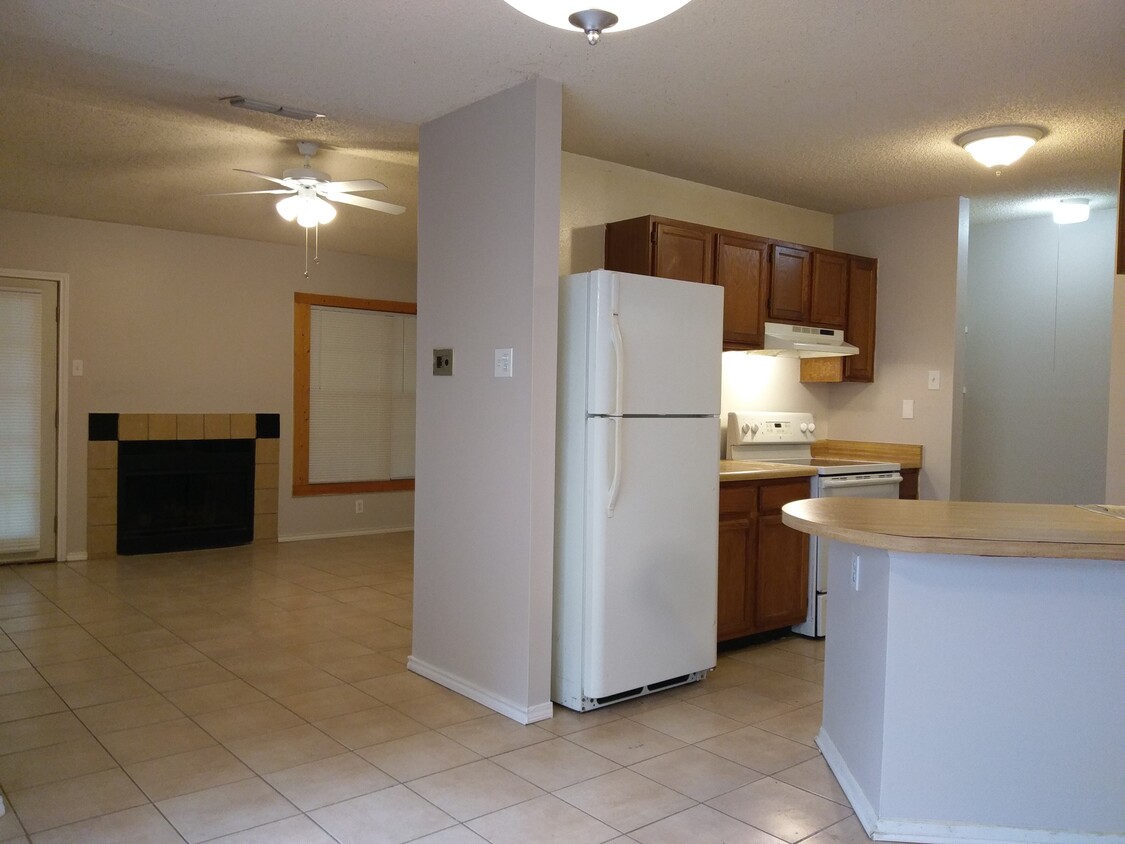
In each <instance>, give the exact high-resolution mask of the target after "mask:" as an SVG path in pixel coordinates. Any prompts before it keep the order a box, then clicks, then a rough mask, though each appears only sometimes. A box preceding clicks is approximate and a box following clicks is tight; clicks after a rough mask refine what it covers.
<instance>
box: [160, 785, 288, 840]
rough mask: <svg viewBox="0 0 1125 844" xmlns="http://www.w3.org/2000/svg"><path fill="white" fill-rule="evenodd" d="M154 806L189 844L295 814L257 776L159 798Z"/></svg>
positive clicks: (284, 800)
mask: <svg viewBox="0 0 1125 844" xmlns="http://www.w3.org/2000/svg"><path fill="white" fill-rule="evenodd" d="M156 808H158V809H159V810H160V811H161V813H163V815H164V816H165V817H166V818H168V820H169V821H171V823H172V825H173V826H174V827H175V828H176V830H177V831H178V832H179V833H180V835H182V836H183V837H184V838H185V839H187V841H188V842H189V844H196V842H201V841H209V840H210V839H212V838H218V837H219V836H220V835H230V834H231V833H234V832H241V831H243V830H247V829H253V828H254V827H258V826H261V825H262V824H266V823H270V822H272V821H278V820H281V819H282V818H288V817H292V816H294V815H296V814H298V812H297V809H296V808H295V807H294V806H293V804H291V803H290V802H289V801H288V800H286V799H285V798H284V797H282V796H281V795H280V794H278V793H277V792H276V791H274V790H273V789H272V788H270V786H269V785H268V784H266V783H265V782H263V781H262V780H260V779H258V778H257V777H255V778H252V779H247V780H241V781H240V782H235V783H230V784H228V785H220V786H215V787H214V788H207V789H204V790H203V791H196V792H193V793H191V794H185V795H183V796H181V797H172V798H170V799H168V800H161V801H160V802H159V803H157V804H156Z"/></svg>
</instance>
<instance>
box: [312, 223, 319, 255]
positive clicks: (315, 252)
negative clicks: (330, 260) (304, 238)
mask: <svg viewBox="0 0 1125 844" xmlns="http://www.w3.org/2000/svg"><path fill="white" fill-rule="evenodd" d="M313 263H314V264H319V263H320V223H317V224H316V234H315V235H314V237H313Z"/></svg>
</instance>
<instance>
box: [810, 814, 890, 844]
mask: <svg viewBox="0 0 1125 844" xmlns="http://www.w3.org/2000/svg"><path fill="white" fill-rule="evenodd" d="M802 844H871V839H870V838H868V837H867V833H866V832H864V831H863V825H862V824H861V823H860V822H859V818H857V817H856V816H855V815H852V816H851V817H847V818H844V819H843V820H842V821H840V822H839V823H834V824H832V826H830V827H828V828H826V829H822V830H821V831H820V832H818V833H817V834H816V835H813V836H811V837H809V838H806V839H805V841H804V842H802ZM886 844H895V842H893V841H890V842H886Z"/></svg>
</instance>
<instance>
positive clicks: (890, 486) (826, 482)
mask: <svg viewBox="0 0 1125 844" xmlns="http://www.w3.org/2000/svg"><path fill="white" fill-rule="evenodd" d="M818 480H819V484H818V486H819V493H818V495H817V497H818V498H898V487H899V484H901V483H902V475H900V474H899V473H898V472H874V473H872V474H869V475H821V476H820V477H819V478H818Z"/></svg>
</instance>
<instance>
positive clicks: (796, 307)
mask: <svg viewBox="0 0 1125 844" xmlns="http://www.w3.org/2000/svg"><path fill="white" fill-rule="evenodd" d="M811 289H812V250H811V249H805V248H803V247H801V246H793V245H790V244H785V243H774V244H771V245H770V298H769V316H770V319H775V320H781V321H782V322H798V323H799V322H806V321H807V320H808V318H809V296H810V293H811Z"/></svg>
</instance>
